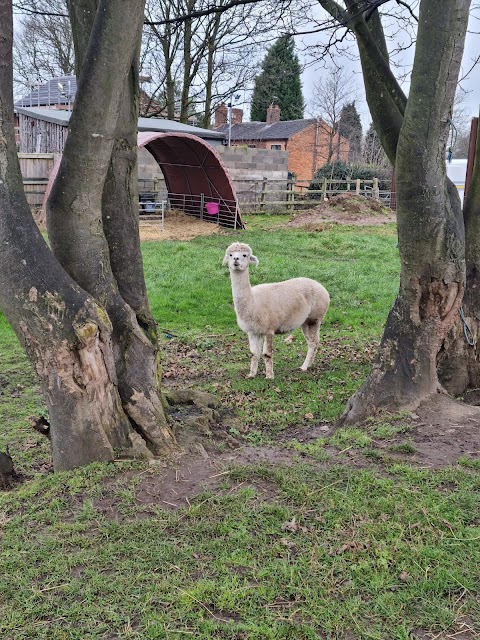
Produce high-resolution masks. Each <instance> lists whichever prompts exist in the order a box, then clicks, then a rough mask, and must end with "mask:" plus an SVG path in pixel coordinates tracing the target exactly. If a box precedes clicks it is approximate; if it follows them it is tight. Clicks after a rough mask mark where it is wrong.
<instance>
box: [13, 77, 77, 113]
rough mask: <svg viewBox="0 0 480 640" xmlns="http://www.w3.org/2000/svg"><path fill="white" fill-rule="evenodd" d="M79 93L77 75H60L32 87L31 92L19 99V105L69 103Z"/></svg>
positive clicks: (32, 105)
mask: <svg viewBox="0 0 480 640" xmlns="http://www.w3.org/2000/svg"><path fill="white" fill-rule="evenodd" d="M76 93H77V79H76V77H75V76H60V77H58V78H52V79H51V80H49V81H48V82H45V83H43V84H38V85H37V86H36V87H32V90H31V91H30V93H29V94H27V95H26V96H24V97H23V98H21V99H20V100H17V102H15V106H16V107H17V106H18V107H42V106H43V107H46V106H52V105H55V104H69V103H70V102H73V101H74V99H75V95H76Z"/></svg>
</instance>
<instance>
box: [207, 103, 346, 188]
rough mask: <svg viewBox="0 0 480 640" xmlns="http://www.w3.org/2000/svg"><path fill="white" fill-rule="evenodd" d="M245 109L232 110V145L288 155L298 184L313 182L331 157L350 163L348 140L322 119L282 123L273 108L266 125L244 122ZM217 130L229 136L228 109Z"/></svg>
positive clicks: (219, 117) (219, 115) (221, 111)
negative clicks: (333, 133) (306, 181)
mask: <svg viewBox="0 0 480 640" xmlns="http://www.w3.org/2000/svg"><path fill="white" fill-rule="evenodd" d="M242 116H243V112H242V110H241V109H232V125H231V144H232V146H247V147H253V148H258V149H270V150H272V151H287V153H288V170H289V171H290V172H291V173H293V174H295V176H296V177H297V179H298V180H311V179H312V178H313V175H314V173H315V171H316V170H317V169H320V168H321V167H323V166H324V165H325V164H326V162H327V161H328V159H329V157H331V158H333V160H343V161H345V162H347V161H348V151H349V143H348V140H346V139H345V138H343V137H342V136H340V135H339V134H335V135H332V129H331V128H330V127H329V126H328V125H327V124H326V123H325V122H323V120H321V119H320V118H310V119H304V120H280V107H279V106H277V105H270V107H268V110H267V120H266V122H243V118H242ZM215 129H216V130H218V131H222V132H224V133H225V134H227V135H228V130H229V125H228V108H227V107H226V106H225V105H220V106H219V107H218V109H217V111H216V113H215Z"/></svg>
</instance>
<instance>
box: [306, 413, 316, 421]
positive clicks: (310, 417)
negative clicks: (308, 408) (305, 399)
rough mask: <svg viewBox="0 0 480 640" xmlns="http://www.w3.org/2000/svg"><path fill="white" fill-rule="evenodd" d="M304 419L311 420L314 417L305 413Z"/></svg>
mask: <svg viewBox="0 0 480 640" xmlns="http://www.w3.org/2000/svg"><path fill="white" fill-rule="evenodd" d="M304 417H305V418H306V419H307V420H313V419H314V417H315V416H314V415H313V413H306V414H305V416H304Z"/></svg>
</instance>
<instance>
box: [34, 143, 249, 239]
mask: <svg viewBox="0 0 480 640" xmlns="http://www.w3.org/2000/svg"><path fill="white" fill-rule="evenodd" d="M138 146H139V147H145V148H146V149H147V150H148V151H149V152H150V153H151V154H152V156H153V157H154V158H155V160H156V161H157V163H158V165H159V166H160V168H161V170H162V173H163V175H164V178H165V184H166V187H167V191H168V202H167V206H168V207H169V208H171V209H175V210H177V211H183V212H184V213H186V214H187V215H192V216H195V217H197V218H200V219H202V220H205V221H207V222H212V223H214V224H219V225H221V226H224V227H229V228H233V229H242V228H243V227H244V225H243V222H242V219H241V216H240V210H239V207H238V201H237V195H236V193H235V187H234V186H233V183H232V180H231V179H230V176H229V175H228V170H227V168H226V167H225V165H224V163H223V161H222V159H221V158H220V156H219V154H218V153H217V152H216V151H215V149H214V148H213V147H212V146H211V145H209V144H208V143H206V142H204V140H202V139H201V138H198V137H197V136H195V135H192V134H190V133H161V132H155V131H141V132H139V133H138ZM60 160H61V156H59V157H58V159H57V160H56V162H55V165H54V167H53V170H52V172H51V174H50V178H49V181H48V185H47V190H46V192H45V196H44V200H43V206H42V209H43V217H44V212H45V207H46V202H47V199H48V196H49V195H50V190H51V188H52V185H53V182H54V180H55V177H56V175H57V173H58V168H59V166H60Z"/></svg>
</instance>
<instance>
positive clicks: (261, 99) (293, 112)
mask: <svg viewBox="0 0 480 640" xmlns="http://www.w3.org/2000/svg"><path fill="white" fill-rule="evenodd" d="M300 74H301V69H300V63H299V60H298V56H297V55H296V53H295V43H294V42H293V39H292V38H288V37H286V36H282V37H280V38H278V40H277V41H276V42H275V43H274V44H273V45H272V46H271V47H270V49H269V50H268V52H267V55H266V56H265V59H264V61H263V62H262V71H261V73H260V74H259V75H258V76H257V77H256V78H255V87H254V90H253V96H252V105H251V111H250V118H251V119H252V121H257V122H265V121H266V117H267V108H268V106H269V105H270V104H271V103H272V102H273V103H275V104H278V105H279V106H280V110H281V111H280V119H281V120H298V119H301V118H303V109H304V103H303V94H302V83H301V80H300Z"/></svg>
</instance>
